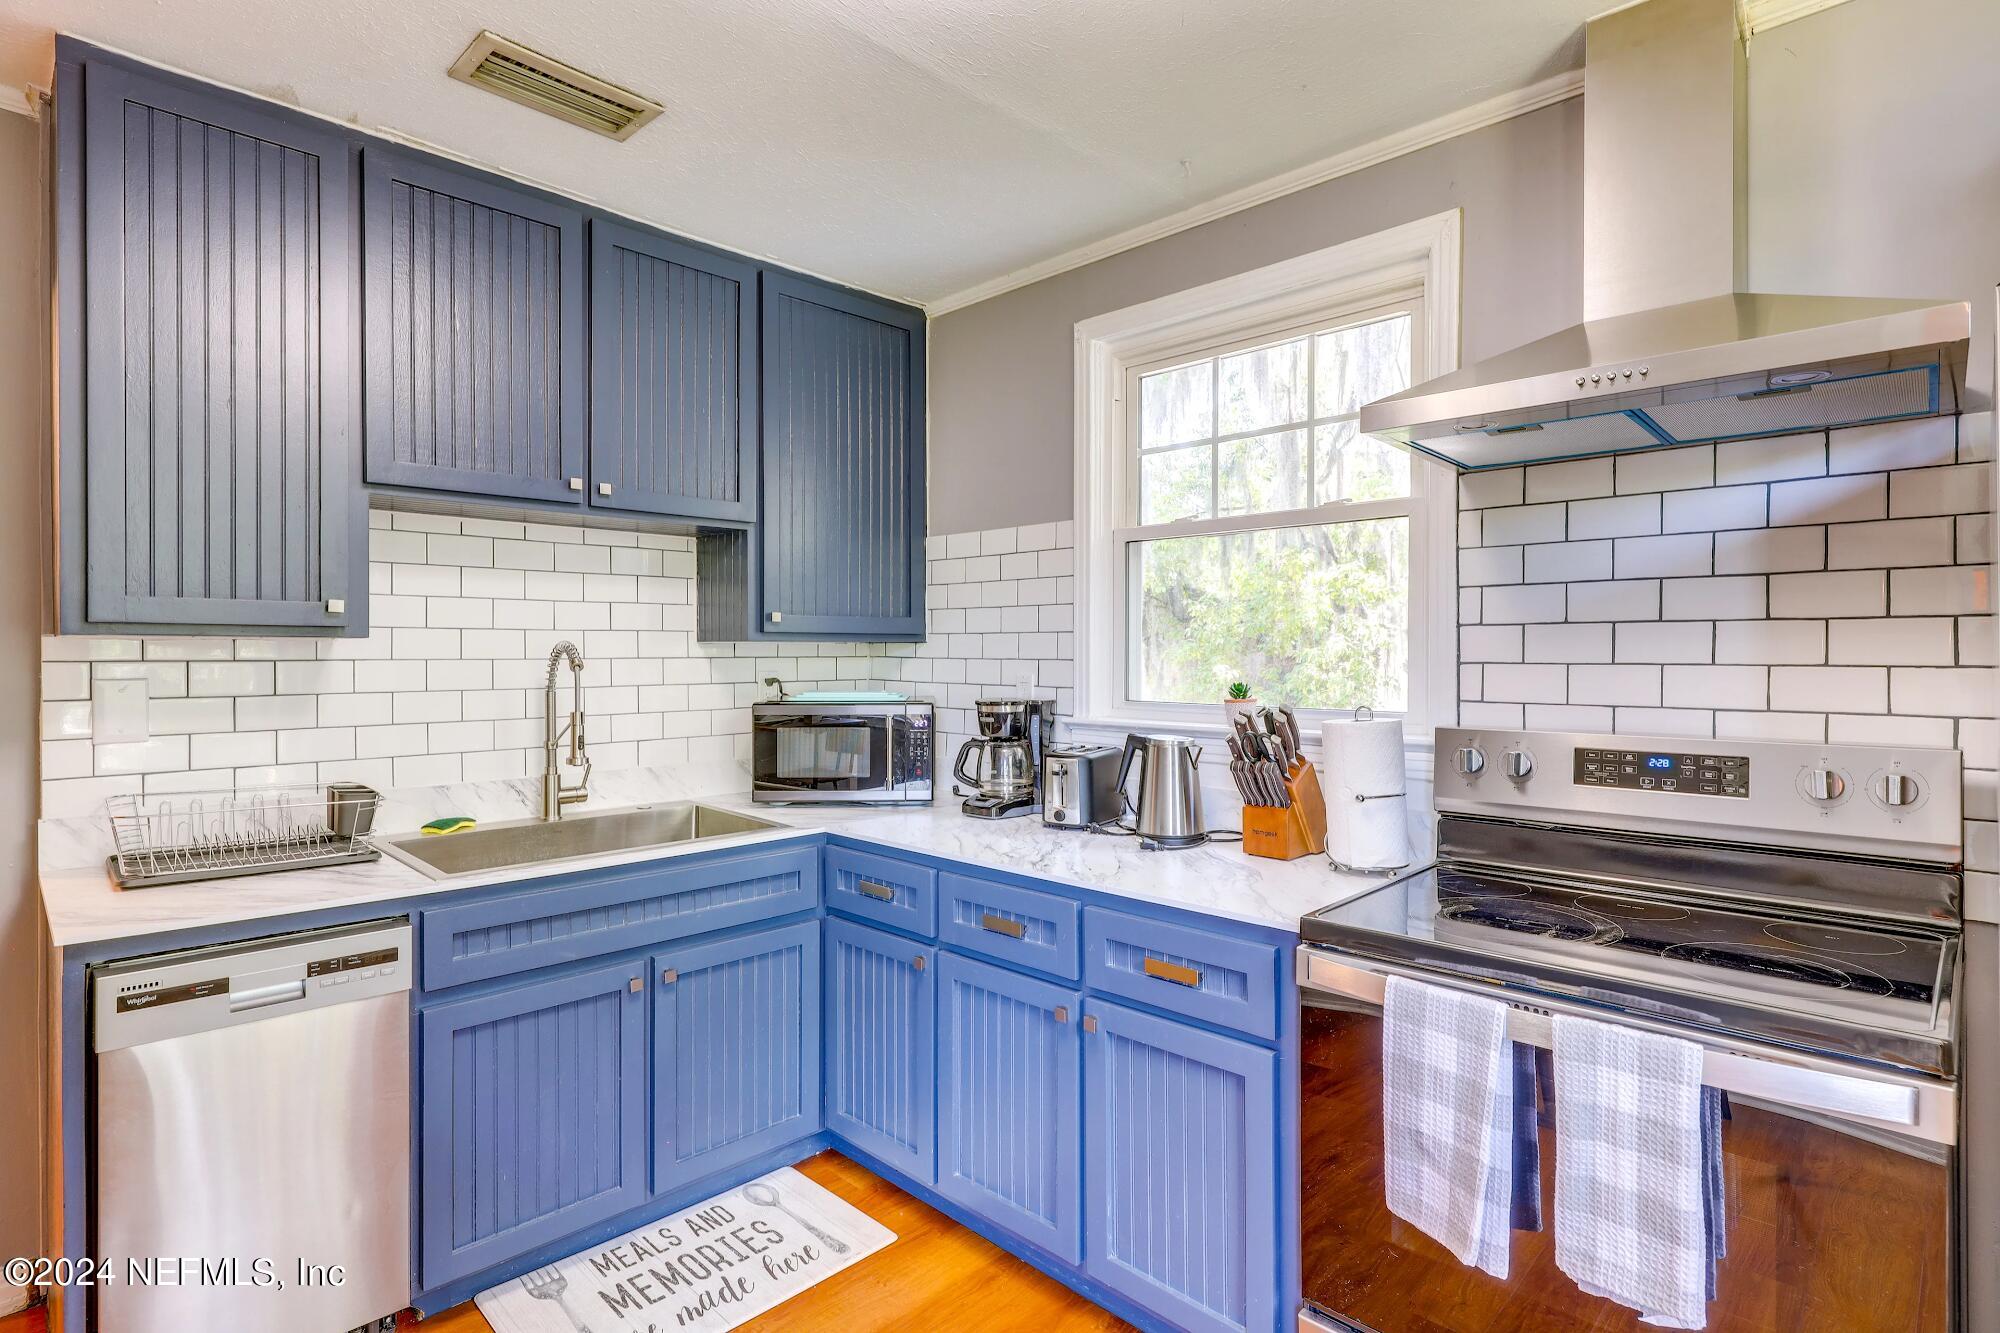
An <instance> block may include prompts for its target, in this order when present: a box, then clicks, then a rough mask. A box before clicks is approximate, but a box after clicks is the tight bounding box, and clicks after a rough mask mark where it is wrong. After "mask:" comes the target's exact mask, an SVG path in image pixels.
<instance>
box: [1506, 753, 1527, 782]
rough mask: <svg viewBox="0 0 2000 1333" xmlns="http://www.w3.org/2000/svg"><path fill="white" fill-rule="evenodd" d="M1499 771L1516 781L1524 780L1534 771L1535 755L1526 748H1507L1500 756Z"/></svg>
mask: <svg viewBox="0 0 2000 1333" xmlns="http://www.w3.org/2000/svg"><path fill="white" fill-rule="evenodd" d="M1500 771H1501V772H1502V773H1505V774H1506V775H1507V776H1508V777H1510V778H1512V779H1513V780H1514V781H1516V782H1526V781H1527V780H1528V776H1529V774H1531V773H1533V772H1534V771H1535V756H1533V755H1531V754H1529V753H1528V752H1527V751H1526V750H1508V751H1507V752H1505V753H1504V754H1502V755H1501V756H1500Z"/></svg>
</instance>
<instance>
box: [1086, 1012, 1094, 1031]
mask: <svg viewBox="0 0 2000 1333" xmlns="http://www.w3.org/2000/svg"><path fill="white" fill-rule="evenodd" d="M1083 1030H1084V1031H1085V1032H1095V1031H1097V1015H1096V1014H1085V1015H1084V1016H1083Z"/></svg>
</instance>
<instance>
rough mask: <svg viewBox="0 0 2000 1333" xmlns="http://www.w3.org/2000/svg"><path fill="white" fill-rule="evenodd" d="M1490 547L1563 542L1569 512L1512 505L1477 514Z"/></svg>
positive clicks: (1559, 507)
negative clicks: (1566, 515)
mask: <svg viewBox="0 0 2000 1333" xmlns="http://www.w3.org/2000/svg"><path fill="white" fill-rule="evenodd" d="M1474 512H1477V513H1478V515H1479V518H1480V524H1481V531H1482V532H1483V534H1484V535H1483V537H1482V539H1481V540H1482V541H1483V543H1484V544H1485V545H1487V546H1519V545H1524V544H1526V543H1528V542H1559V541H1561V540H1562V539H1563V537H1564V535H1565V533H1564V518H1565V514H1566V512H1567V511H1566V510H1565V508H1564V506H1562V505H1559V504H1540V505H1509V506H1505V507H1502V508H1498V509H1486V510H1479V511H1474Z"/></svg>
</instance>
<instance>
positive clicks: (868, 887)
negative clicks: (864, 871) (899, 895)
mask: <svg viewBox="0 0 2000 1333" xmlns="http://www.w3.org/2000/svg"><path fill="white" fill-rule="evenodd" d="M854 887H855V888H857V889H859V890H861V891H862V892H863V893H865V894H867V895H868V896H869V897H870V898H877V899H880V900H881V901H882V902H885V903H892V902H895V901H896V891H895V890H894V889H892V888H890V887H889V886H888V885H887V884H877V883H876V882H875V881H874V880H872V879H858V880H856V881H854Z"/></svg>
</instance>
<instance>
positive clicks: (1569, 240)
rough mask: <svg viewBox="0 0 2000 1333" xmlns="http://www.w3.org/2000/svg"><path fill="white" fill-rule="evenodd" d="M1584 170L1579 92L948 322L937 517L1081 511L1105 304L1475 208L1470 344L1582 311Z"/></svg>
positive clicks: (951, 528)
mask: <svg viewBox="0 0 2000 1333" xmlns="http://www.w3.org/2000/svg"><path fill="white" fill-rule="evenodd" d="M1582 170H1583V102H1582V99H1581V98H1572V99H1570V100H1569V101H1567V102H1563V103H1560V104H1558V105H1556V106H1552V107H1547V108H1545V109H1543V110H1541V111H1535V112H1531V113H1529V114H1528V115H1525V116H1518V117H1516V118H1515V119H1513V120H1509V121H1504V122H1502V123H1501V124H1498V125H1493V126H1489V127H1488V128H1486V129H1483V130H1478V131H1476V132H1474V133H1472V134H1465V135H1460V136H1459V137H1458V138H1456V139H1451V140H1447V141H1446V142H1444V143H1441V144H1438V145H1436V146H1434V147H1431V148H1426V149H1424V150H1423V151H1421V152H1417V153H1411V154H1408V155H1407V156H1404V157H1399V158H1395V159H1393V160H1391V161H1388V162H1384V163H1382V164H1380V165H1378V166H1373V167H1369V168H1368V169H1367V170H1365V171H1357V172H1355V173H1354V174H1352V175H1349V176H1342V177H1340V178H1339V179H1337V180H1331V181H1328V182H1326V183H1325V184H1323V185H1316V186H1314V187H1313V188H1311V189H1309V190H1301V191H1299V192H1298V193H1296V194H1290V195H1286V196H1285V197H1284V198H1282V199H1274V200H1272V201H1271V202H1270V203H1268V204H1262V205H1259V206H1258V207H1256V208H1252V209H1247V210H1245V211H1243V212H1241V213H1236V214H1233V215H1232V216H1230V217H1226V218H1219V219H1217V220H1216V221H1214V222H1210V223H1206V224H1204V225H1202V226H1200V227H1195V228H1193V229H1191V230H1188V231H1184V232H1181V233H1179V234H1177V235H1174V236H1169V237H1166V238H1164V239H1162V240H1158V241H1154V242H1153V243H1152V244H1150V245H1146V246H1142V247H1140V248H1139V249H1137V250H1128V251H1126V252H1125V253H1123V254H1118V255H1113V256H1111V257H1110V258H1108V259H1101V260H1099V261H1097V262H1096V263H1094V264H1089V265H1086V266H1084V267H1083V268H1079V269H1073V270H1071V271H1070V272H1068V273H1063V274H1058V275H1057V276H1055V277H1053V278H1048V279H1046V280H1044V281H1042V282H1038V283H1035V284H1033V285H1032V286H1028V287H1023V288H1020V289H1019V290H1017V291H1012V292H1008V293H1006V294H1005V295H1003V296H997V297H994V298H993V299H992V300H990V301H982V302H980V303H979V304H978V305H974V306H967V307H966V308H965V309H963V310H955V311H952V312H951V313H949V314H947V315H944V316H942V317H940V318H938V319H937V320H934V321H933V322H932V324H931V343H930V494H931V502H930V504H931V513H930V530H931V531H932V532H967V531H972V530H975V529H984V528H997V527H1005V526H1009V525H1018V524H1027V523H1046V522H1053V521H1055V520H1057V519H1064V518H1069V517H1070V516H1071V514H1072V508H1071V504H1070V490H1071V468H1072V461H1071V459H1072V450H1071V440H1072V424H1071V412H1072V407H1073V404H1072V399H1071V390H1070V356H1071V335H1072V331H1073V328H1074V326H1075V324H1076V322H1077V321H1078V320H1081V319H1088V318H1089V317H1091V316H1092V315H1098V314H1102V313H1104V312H1105V311H1107V310H1121V309H1123V308H1125V307H1126V306H1130V305H1136V304H1138V303H1139V302H1141V301H1149V300H1152V299H1153V298H1154V297H1157V296H1165V295H1167V294H1168V293H1170V292H1177V291H1182V290H1184V289H1186V288H1189V287H1194V286H1198V285H1200V284H1201V283H1204V282H1213V281H1215V280H1216V279H1218V278H1225V277H1228V276H1229V275H1231V274H1234V273H1241V272H1244V271H1246V270H1249V269H1254V268H1262V267H1263V266H1264V265H1266V264H1274V263H1276V262H1278V261H1279V260H1281V259H1289V258H1291V257H1293V256H1295V255H1301V254H1307V253H1309V252H1311V251H1314V250H1321V249H1325V248H1326V247H1327V246H1330V245H1338V244H1339V243H1340V242H1342V241H1347V240H1352V239H1353V238H1354V237H1357V236H1366V235H1369V234H1370V233H1373V232H1378V231H1381V230H1383V229H1385V228H1388V227H1393V226H1395V225H1397V224H1398V223H1403V222H1408V221H1410V220H1412V219H1414V218H1421V217H1428V216H1430V215H1431V214H1434V213H1442V212H1444V211H1445V210H1447V209H1450V208H1462V209H1464V210H1465V285H1464V291H1463V300H1462V315H1461V320H1462V323H1461V332H1462V336H1461V345H1462V349H1461V350H1462V356H1463V358H1464V359H1465V360H1468V361H1470V360H1476V359H1478V358H1480V357H1483V356H1487V355H1490V354H1492V353H1494V352H1500V351H1504V350H1506V349H1507V348H1508V347H1511V346H1513V345H1514V344H1515V343H1518V342H1524V341H1526V340H1527V339H1529V338H1538V337H1540V336H1542V335H1543V334H1545V333H1553V332H1554V331H1555V330H1557V329H1560V328H1562V327H1563V326H1564V325H1567V324H1572V323H1575V322H1576V320H1577V319H1578V318H1579V317H1580V315H1579V312H1580V311H1581V310H1582V308H1583V266H1582V265H1581V264H1580V263H1579V262H1578V260H1577V255H1578V253H1579V249H1580V247H1581V245H1582V224H1583V176H1582Z"/></svg>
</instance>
